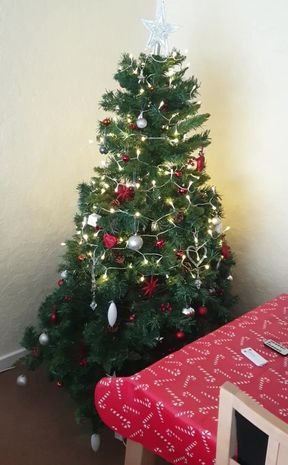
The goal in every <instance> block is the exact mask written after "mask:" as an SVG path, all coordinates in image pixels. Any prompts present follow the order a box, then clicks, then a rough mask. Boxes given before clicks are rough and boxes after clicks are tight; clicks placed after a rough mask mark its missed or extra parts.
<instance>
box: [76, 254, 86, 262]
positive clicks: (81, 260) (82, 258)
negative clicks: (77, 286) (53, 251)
mask: <svg viewBox="0 0 288 465" xmlns="http://www.w3.org/2000/svg"><path fill="white" fill-rule="evenodd" d="M85 258H86V257H85V255H78V257H77V259H78V260H79V262H83V261H84V260H85Z"/></svg>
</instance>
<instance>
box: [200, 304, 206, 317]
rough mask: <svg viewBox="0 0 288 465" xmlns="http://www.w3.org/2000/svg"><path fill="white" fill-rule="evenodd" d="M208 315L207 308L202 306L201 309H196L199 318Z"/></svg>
mask: <svg viewBox="0 0 288 465" xmlns="http://www.w3.org/2000/svg"><path fill="white" fill-rule="evenodd" d="M207 313H208V308H207V307H205V306H204V305H202V306H201V307H199V308H198V315H200V316H205V315H207Z"/></svg>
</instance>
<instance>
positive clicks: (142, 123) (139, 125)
mask: <svg viewBox="0 0 288 465" xmlns="http://www.w3.org/2000/svg"><path fill="white" fill-rule="evenodd" d="M136 124H137V128H139V129H144V128H146V126H147V119H145V118H144V117H143V112H142V111H141V113H140V115H139V116H138V118H137V120H136Z"/></svg>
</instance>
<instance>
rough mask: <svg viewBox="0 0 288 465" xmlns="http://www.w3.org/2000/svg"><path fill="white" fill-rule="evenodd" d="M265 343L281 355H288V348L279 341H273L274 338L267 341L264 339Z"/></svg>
mask: <svg viewBox="0 0 288 465" xmlns="http://www.w3.org/2000/svg"><path fill="white" fill-rule="evenodd" d="M263 343H264V345H265V346H267V347H270V349H273V350H275V351H276V352H278V353H279V354H281V355H288V348H287V347H284V346H281V344H279V342H276V341H272V339H267V341H263Z"/></svg>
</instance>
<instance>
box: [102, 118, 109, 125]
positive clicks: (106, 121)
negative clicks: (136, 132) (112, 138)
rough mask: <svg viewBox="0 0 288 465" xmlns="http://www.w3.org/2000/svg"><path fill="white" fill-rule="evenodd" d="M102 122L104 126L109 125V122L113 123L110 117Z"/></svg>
mask: <svg viewBox="0 0 288 465" xmlns="http://www.w3.org/2000/svg"><path fill="white" fill-rule="evenodd" d="M102 123H103V124H104V126H109V124H111V119H110V118H105V119H103V121H102Z"/></svg>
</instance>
